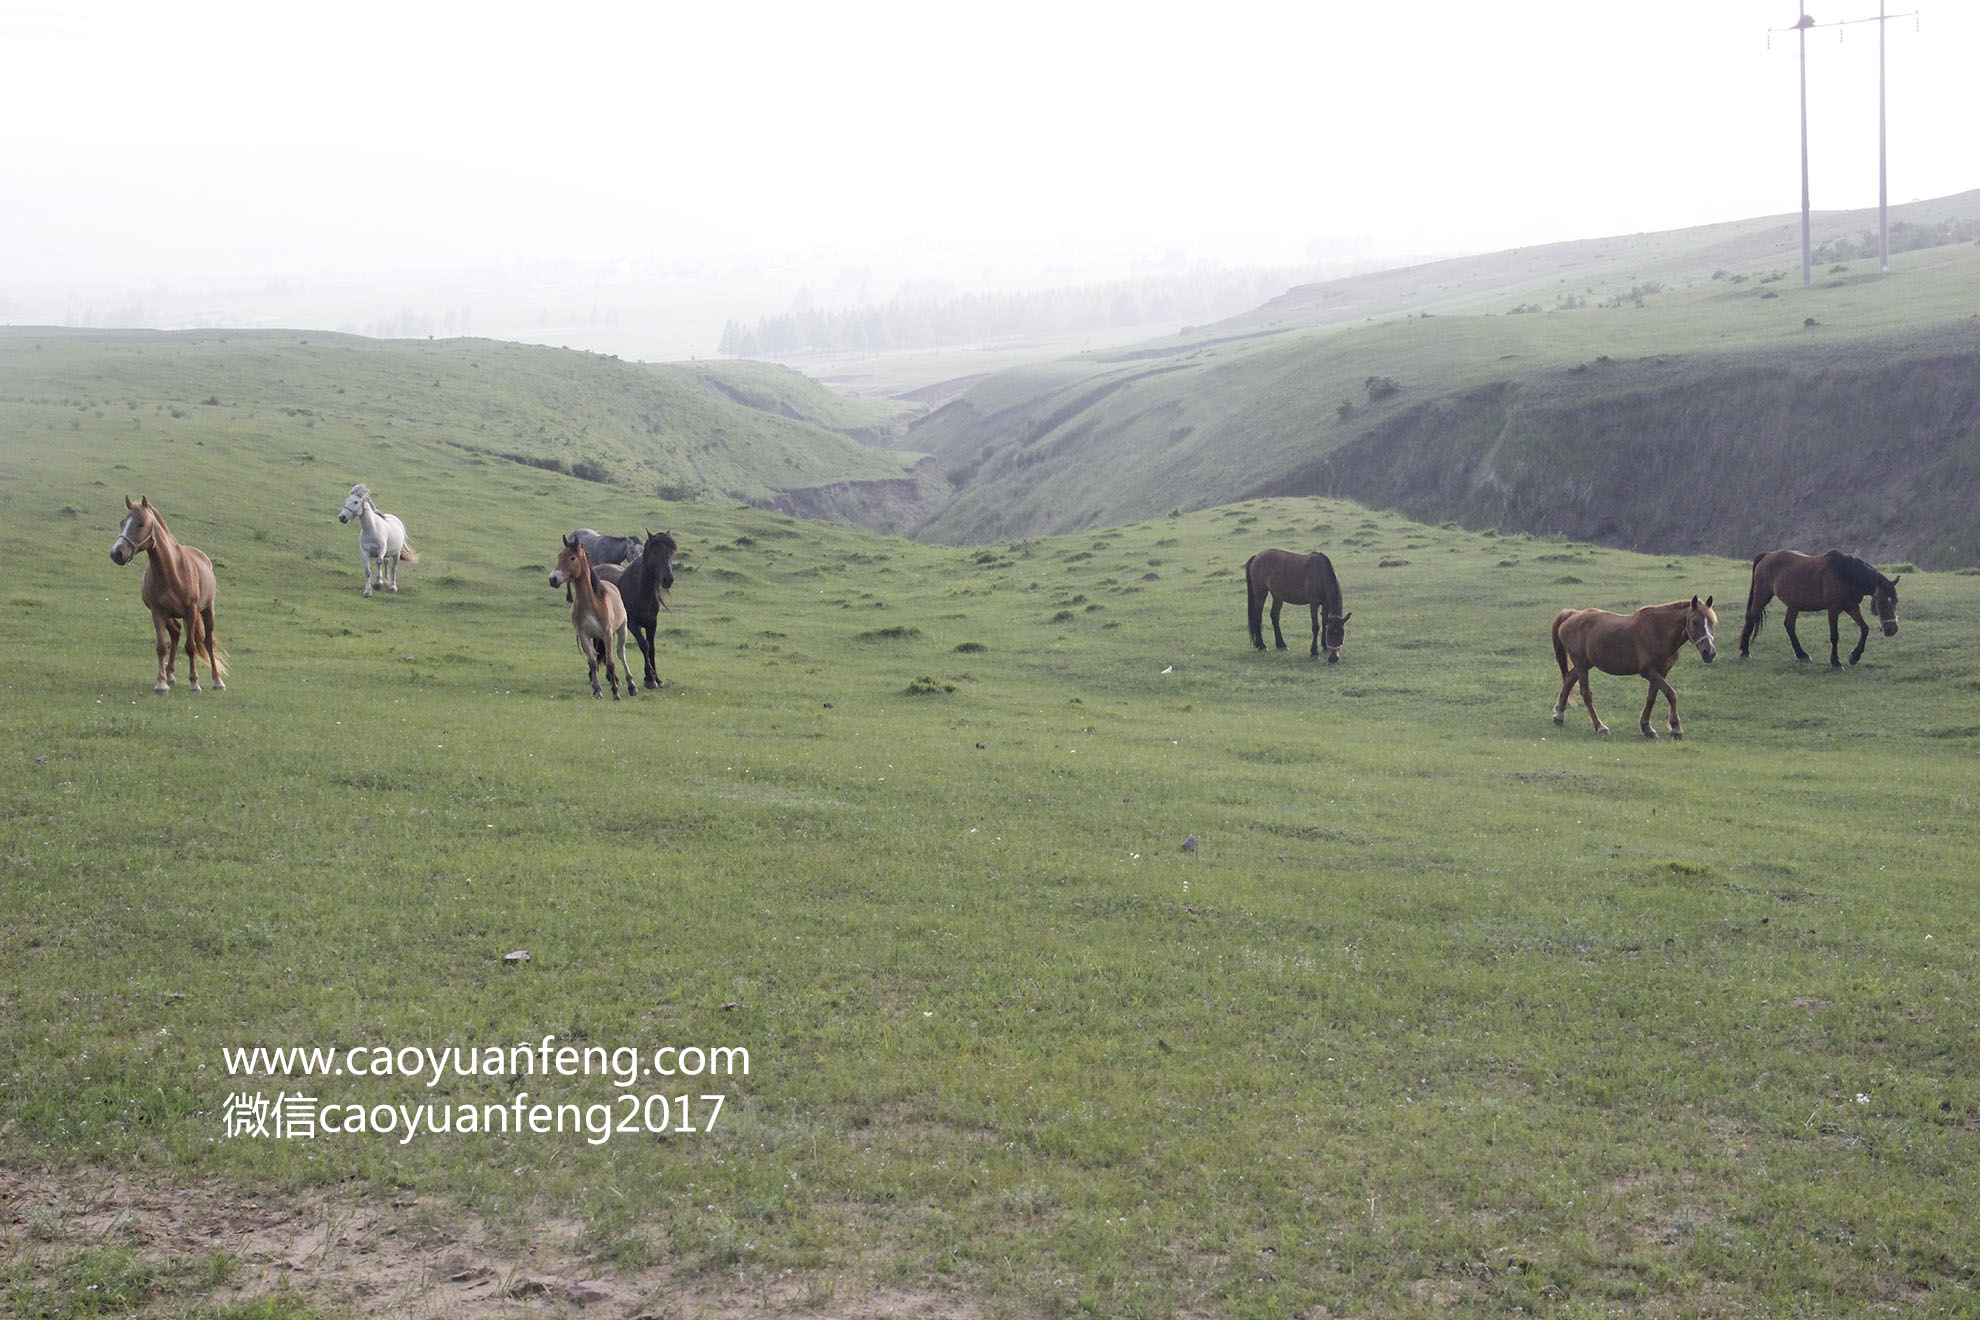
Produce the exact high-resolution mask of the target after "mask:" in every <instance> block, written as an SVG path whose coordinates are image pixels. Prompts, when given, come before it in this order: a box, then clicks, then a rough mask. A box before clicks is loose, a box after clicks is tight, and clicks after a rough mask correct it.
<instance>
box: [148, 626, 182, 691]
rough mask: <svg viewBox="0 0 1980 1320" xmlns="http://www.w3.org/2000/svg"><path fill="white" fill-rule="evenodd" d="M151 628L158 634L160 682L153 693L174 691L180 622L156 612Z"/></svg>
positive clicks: (154, 687) (153, 689)
mask: <svg viewBox="0 0 1980 1320" xmlns="http://www.w3.org/2000/svg"><path fill="white" fill-rule="evenodd" d="M151 626H152V628H153V629H154V630H155V631H156V632H157V633H158V682H157V683H156V684H155V685H154V686H153V687H152V689H151V690H152V691H153V692H170V691H171V690H172V669H173V667H174V664H175V663H176V659H175V657H174V655H173V652H174V651H176V650H177V649H178V645H179V621H178V620H177V619H168V618H166V617H165V616H164V615H163V614H160V613H158V612H157V611H156V610H153V611H152V614H151Z"/></svg>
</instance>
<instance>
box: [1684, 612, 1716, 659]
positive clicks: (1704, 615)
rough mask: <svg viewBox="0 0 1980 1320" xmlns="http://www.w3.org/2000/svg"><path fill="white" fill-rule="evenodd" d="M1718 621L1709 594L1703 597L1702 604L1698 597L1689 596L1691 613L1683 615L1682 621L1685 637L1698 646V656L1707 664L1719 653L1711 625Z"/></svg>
mask: <svg viewBox="0 0 1980 1320" xmlns="http://www.w3.org/2000/svg"><path fill="white" fill-rule="evenodd" d="M1718 621H1719V616H1718V615H1716V614H1714V613H1713V612H1712V598H1711V597H1710V596H1707V597H1706V598H1705V603H1704V604H1703V605H1700V604H1699V603H1698V597H1696V596H1693V597H1692V598H1691V613H1690V614H1688V615H1686V616H1685V621H1684V635H1685V639H1686V640H1687V641H1689V642H1690V643H1691V644H1692V645H1693V646H1695V647H1697V648H1698V658H1699V659H1700V660H1703V661H1704V662H1705V663H1706V664H1708V665H1709V664H1711V663H1712V658H1713V657H1714V656H1716V655H1718V653H1719V644H1718V642H1717V641H1716V640H1714V638H1713V636H1712V625H1713V624H1715V623H1717V622H1718Z"/></svg>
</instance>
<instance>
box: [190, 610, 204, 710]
mask: <svg viewBox="0 0 1980 1320" xmlns="http://www.w3.org/2000/svg"><path fill="white" fill-rule="evenodd" d="M201 645H203V643H202V642H201V641H200V635H199V611H198V610H196V609H193V610H187V611H186V685H187V686H188V687H189V688H191V689H192V690H193V691H194V692H197V691H199V649H200V647H201Z"/></svg>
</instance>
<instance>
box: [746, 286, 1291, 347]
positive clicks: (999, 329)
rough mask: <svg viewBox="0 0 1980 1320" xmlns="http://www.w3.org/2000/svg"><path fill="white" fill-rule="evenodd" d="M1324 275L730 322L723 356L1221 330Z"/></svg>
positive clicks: (979, 298) (1045, 293) (990, 297)
mask: <svg viewBox="0 0 1980 1320" xmlns="http://www.w3.org/2000/svg"><path fill="white" fill-rule="evenodd" d="M1322 274H1323V272H1322V271H1321V270H1320V269H1319V268H1317V267H1279V268H1275V269H1259V268H1248V269H1244V270H1212V271H1192V272H1189V273H1187V274H1178V275H1164V276H1151V277H1149V278H1146V279H1139V280H1123V281H1118V282H1115V283H1111V284H1092V285H1084V286H1080V287H1077V288H1065V289H1037V290H1033V291H1031V292H1028V293H1001V294H995V293H993V294H966V295H964V296H962V297H959V298H948V299H943V300H940V301H909V300H896V301H893V302H890V303H887V304H885V305H884V306H878V307H859V308H852V309H849V310H845V311H819V310H817V309H815V308H801V309H800V310H796V311H792V312H789V313H786V314H785V315H782V316H767V317H764V318H763V319H761V320H759V321H758V322H757V323H756V324H755V325H754V326H746V325H744V324H742V323H741V322H739V321H730V322H729V323H728V325H726V326H725V327H723V330H722V341H721V344H720V345H719V349H720V351H721V352H722V353H723V354H725V355H727V356H729V357H769V358H776V357H791V356H797V355H800V354H804V353H840V352H858V353H870V352H878V351H881V350H885V349H898V348H948V347H954V346H957V345H964V344H980V343H984V342H987V341H990V340H996V339H1008V338H1014V337H1026V338H1038V337H1048V336H1052V335H1062V334H1075V333H1080V332H1083V331H1090V330H1108V329H1115V328H1120V327H1132V326H1155V325H1165V324H1181V323H1187V322H1201V321H1214V320H1219V319H1221V318H1223V317H1226V316H1234V315H1236V314H1237V313H1239V312H1242V311H1248V310H1249V309H1251V308H1253V307H1256V306H1258V305H1259V304H1260V303H1263V302H1267V301H1269V300H1270V299H1272V298H1276V297H1277V296H1278V295H1280V294H1282V293H1284V292H1285V291H1286V290H1287V289H1288V288H1290V287H1292V286H1293V285H1295V284H1298V283H1302V282H1304V281H1307V280H1311V279H1317V278H1320V277H1321V275H1322Z"/></svg>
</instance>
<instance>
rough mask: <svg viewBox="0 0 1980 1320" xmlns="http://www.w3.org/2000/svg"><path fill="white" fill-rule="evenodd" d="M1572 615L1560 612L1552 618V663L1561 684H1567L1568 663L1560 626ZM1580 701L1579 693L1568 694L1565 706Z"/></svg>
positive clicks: (1568, 612) (1565, 611)
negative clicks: (1555, 666) (1558, 672)
mask: <svg viewBox="0 0 1980 1320" xmlns="http://www.w3.org/2000/svg"><path fill="white" fill-rule="evenodd" d="M1573 613H1574V611H1573V610H1562V611H1561V612H1560V613H1559V614H1556V615H1555V616H1554V627H1553V636H1554V663H1555V664H1556V665H1558V666H1560V670H1561V682H1562V683H1566V682H1567V676H1568V661H1567V647H1566V646H1564V645H1563V644H1562V643H1561V625H1562V624H1563V623H1565V622H1567V617H1568V615H1570V614H1573ZM1580 699H1581V694H1580V692H1579V691H1575V692H1570V693H1568V698H1567V705H1570V706H1571V705H1573V704H1574V703H1575V702H1577V701H1579V700H1580Z"/></svg>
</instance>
